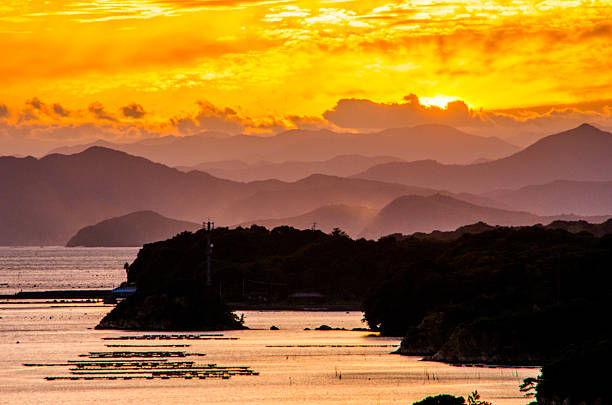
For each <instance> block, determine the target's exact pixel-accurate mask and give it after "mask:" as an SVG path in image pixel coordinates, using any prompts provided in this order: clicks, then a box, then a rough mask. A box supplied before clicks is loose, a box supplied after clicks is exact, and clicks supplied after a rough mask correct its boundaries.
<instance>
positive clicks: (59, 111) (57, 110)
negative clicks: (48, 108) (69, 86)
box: [53, 103, 70, 117]
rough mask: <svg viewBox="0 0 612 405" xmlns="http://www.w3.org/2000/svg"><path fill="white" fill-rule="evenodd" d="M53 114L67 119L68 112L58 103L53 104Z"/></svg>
mask: <svg viewBox="0 0 612 405" xmlns="http://www.w3.org/2000/svg"><path fill="white" fill-rule="evenodd" d="M53 112H54V113H55V114H57V115H59V116H60V117H67V116H69V115H70V111H68V110H66V109H65V108H64V107H62V106H61V105H60V104H58V103H55V104H53Z"/></svg>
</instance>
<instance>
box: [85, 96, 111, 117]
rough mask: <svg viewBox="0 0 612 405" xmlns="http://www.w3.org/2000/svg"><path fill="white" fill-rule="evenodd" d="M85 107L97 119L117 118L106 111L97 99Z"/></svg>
mask: <svg viewBox="0 0 612 405" xmlns="http://www.w3.org/2000/svg"><path fill="white" fill-rule="evenodd" d="M87 109H88V110H89V112H90V113H92V114H93V115H94V116H95V117H96V118H97V119H100V120H108V121H117V119H116V118H115V117H113V116H112V115H110V114H109V113H108V112H106V110H105V109H104V106H103V105H102V103H100V102H98V101H96V102H95V103H91V104H90V105H89V107H88V108H87Z"/></svg>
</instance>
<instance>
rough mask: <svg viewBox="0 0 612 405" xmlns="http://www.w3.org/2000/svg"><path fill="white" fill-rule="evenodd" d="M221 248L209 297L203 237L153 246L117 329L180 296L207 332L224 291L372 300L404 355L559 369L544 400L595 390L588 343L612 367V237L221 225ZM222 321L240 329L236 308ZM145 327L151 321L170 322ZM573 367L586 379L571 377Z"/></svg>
mask: <svg viewBox="0 0 612 405" xmlns="http://www.w3.org/2000/svg"><path fill="white" fill-rule="evenodd" d="M212 241H213V244H214V252H213V259H212V262H211V264H212V269H213V272H212V288H210V289H207V288H206V287H205V284H206V281H205V280H206V267H207V266H206V253H205V252H206V249H205V246H206V234H205V232H204V231H198V232H195V233H189V232H184V233H182V234H179V235H177V236H176V237H174V238H172V239H169V240H167V241H162V242H156V243H152V244H147V245H145V246H144V247H143V248H142V249H141V251H140V252H139V253H138V257H137V258H136V260H135V261H134V262H133V263H132V264H131V265H130V266H129V268H128V279H129V281H130V282H132V283H136V284H137V286H138V289H139V292H138V297H140V298H136V297H134V299H132V300H131V301H130V300H128V301H126V303H128V304H126V305H123V307H122V308H120V307H121V306H119V307H117V308H118V309H121V311H119V312H117V313H116V314H115V315H112V313H111V315H112V316H115V318H112V321H113V322H114V324H115V325H118V324H120V323H121V322H122V321H123V320H124V319H125V318H129V317H130V316H133V314H137V313H138V311H137V310H136V307H138V306H142V305H144V304H147V303H148V304H147V305H148V307H149V308H148V310H147V311H145V312H146V313H145V314H144V315H142V316H140V317H141V318H146V317H147V316H148V315H147V314H151V313H161V312H163V311H161V310H160V308H163V307H164V305H165V304H164V305H162V304H163V303H164V302H168V298H167V297H175V296H176V295H177V291H178V292H180V293H178V295H180V296H181V297H183V298H180V297H179V298H178V299H177V298H172V299H170V302H173V303H175V304H176V303H177V302H183V303H185V302H187V304H185V305H183V306H182V307H180V306H179V307H177V306H176V305H174V304H173V305H174V306H173V307H172V308H171V309H170V310H166V311H165V313H166V315H168V316H164V317H162V318H164V319H165V318H172V317H173V312H174V311H176V308H178V309H179V310H182V311H183V312H182V315H180V317H179V315H174V318H177V319H178V318H180V319H181V320H179V321H177V322H176V323H175V324H166V325H169V326H167V327H168V328H173V327H175V328H177V327H180V328H183V329H185V328H197V325H198V323H197V322H195V323H193V322H191V321H190V320H189V318H190V317H191V316H192V315H194V314H195V316H196V317H200V318H201V317H204V318H205V317H206V316H207V315H206V316H204V315H202V314H199V313H198V309H197V305H199V304H197V302H198V301H197V299H195V298H193V297H195V296H207V295H211V294H212V291H215V294H218V293H220V295H222V297H223V298H224V299H225V300H227V301H230V302H233V303H248V302H256V303H274V302H277V303H278V302H288V299H289V298H290V297H291V294H292V293H296V292H317V293H320V294H322V295H323V297H324V298H323V302H322V303H323V304H330V303H339V302H353V303H357V302H359V303H361V305H362V308H363V310H364V313H365V319H366V321H367V322H368V324H369V326H370V327H371V328H373V329H376V330H379V331H381V332H382V333H383V334H387V335H395V336H400V335H401V336H405V337H404V339H403V341H402V345H401V348H400V352H401V353H403V354H414V355H430V356H432V358H433V359H435V360H441V361H448V362H468V363H495V364H517V363H519V364H538V365H541V364H546V366H545V367H544V369H543V375H542V377H541V378H540V380H538V381H532V382H531V383H532V384H533V385H535V384H536V383H537V384H538V396H539V398H542V400H543V401H545V399H546V398H557V397H560V398H564V397H566V396H567V395H571V396H573V397H580V396H579V395H577V394H576V392H582V393H584V392H589V391H584V387H585V385H584V381H585V380H587V379H585V378H583V379H582V380H580V375H581V373H583V375H584V374H587V373H586V371H580V370H585V369H586V368H587V367H589V365H590V364H591V363H589V362H588V361H586V363H585V360H584V359H589V358H590V355H588V354H585V353H586V351H588V350H587V348H591V347H595V348H597V351H598V353H600V354H601V353H608V357H607V358H608V359H609V348H610V345H609V342H611V341H612V339H611V338H610V337H611V336H612V326H611V325H610V323H609V322H608V321H607V316H608V314H609V313H610V309H612V308H611V307H612V305H611V304H610V303H611V302H612V300H611V298H612V294H611V289H610V283H611V282H612V273H611V266H610V263H612V235H606V236H603V237H596V236H594V235H592V234H590V233H586V232H581V233H570V232H568V231H566V230H563V229H546V228H544V227H542V226H533V227H523V228H503V227H496V228H494V229H489V228H488V227H484V228H483V231H482V232H480V233H476V234H469V233H467V234H463V235H460V236H457V238H456V239H452V240H438V239H435V238H423V237H422V236H421V237H418V238H417V237H404V236H401V235H392V236H388V237H385V238H381V239H380V240H378V241H369V240H365V239H359V240H353V239H351V238H349V237H348V236H347V235H346V234H344V233H343V232H342V231H340V230H335V231H334V232H332V233H331V234H325V233H323V232H320V231H312V230H303V231H300V230H296V229H293V228H289V227H279V228H275V229H273V230H267V229H265V228H262V227H258V226H252V227H250V228H237V229H234V230H228V229H226V228H218V229H215V230H214V231H213V233H212ZM186 286H188V287H186ZM185 297H186V298H185ZM164 300H166V301H164ZM215 302H216V301H215ZM189 303H192V304H193V303H195V304H193V305H192V304H189ZM215 305H216V304H215ZM181 308H182V309H181ZM185 308H187V310H185ZM219 308H221V307H219ZM219 313H220V314H221V316H222V318H223V319H225V320H226V321H227V320H229V322H230V323H232V322H234V321H235V319H233V320H231V319H229V318H227V316H226V315H227V313H228V311H227V310H226V309H225V307H224V308H222V309H221V310H220V311H219ZM111 315H109V316H111ZM147 319H148V320H147ZM151 319H152V320H153V321H151ZM145 320H147V322H149V326H150V325H151V324H152V323H153V325H154V322H157V321H159V318H155V317H153V318H146V319H145ZM190 322H191V323H190ZM589 350H590V349H589ZM564 353H570V355H568V356H566V355H564ZM572 353H573V354H572ZM600 354H596V356H600ZM600 357H601V356H600ZM604 357H605V356H604ZM554 358H556V359H558V360H555V362H549V360H550V359H554ZM581 359H582V360H581ZM606 361H607V360H606ZM580 362H583V363H584V365H583V363H580ZM578 363H580V364H579V365H577V364H578ZM606 364H607V363H606ZM568 367H569V368H571V369H572V370H574V371H572V373H569V374H565V371H564V370H566V368H568ZM559 370H561V371H559ZM574 379H575V380H574ZM572 381H579V383H577V384H576V383H575V384H570V382H572ZM590 381H591V382H592V383H593V384H594V385H595V386H598V384H599V387H600V388H601V387H603V385H601V384H600V383H599V382H597V381H598V380H597V381H596V380H593V379H591V380H590ZM559 387H561V388H562V389H563V390H565V391H563V390H562V391H559ZM591 388H592V387H590V388H589V390H590V389H591ZM572 389H574V390H575V391H571V392H570V391H567V390H572ZM566 391H567V392H566ZM591 391H592V392H593V393H594V394H597V393H598V392H601V389H599V391H598V390H597V389H595V390H591ZM597 395H599V396H600V397H601V394H597ZM585 399H586V397H585Z"/></svg>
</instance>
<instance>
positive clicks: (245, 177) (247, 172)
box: [177, 155, 402, 181]
mask: <svg viewBox="0 0 612 405" xmlns="http://www.w3.org/2000/svg"><path fill="white" fill-rule="evenodd" d="M400 161H402V159H400V158H396V157H392V156H362V155H341V156H336V157H333V158H331V159H328V160H323V161H314V162H307V161H295V160H294V161H286V162H281V163H271V162H257V163H252V164H248V163H245V162H243V161H241V160H224V161H217V162H205V163H201V164H199V165H196V166H191V167H189V166H178V167H177V169H179V170H182V171H184V172H189V171H191V170H200V171H203V172H206V173H209V174H212V175H213V176H216V177H221V178H223V179H228V180H234V181H254V180H267V179H278V180H283V181H296V180H299V179H303V178H304V177H308V176H310V175H311V174H326V175H330V176H341V177H346V176H350V175H352V174H355V173H357V172H361V171H363V170H366V169H368V168H370V167H372V166H375V165H378V164H381V163H389V162H400Z"/></svg>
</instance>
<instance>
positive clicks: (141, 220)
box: [66, 211, 201, 247]
mask: <svg viewBox="0 0 612 405" xmlns="http://www.w3.org/2000/svg"><path fill="white" fill-rule="evenodd" d="M200 227H201V225H200V224H197V223H194V222H187V221H179V220H176V219H171V218H166V217H164V216H162V215H159V214H158V213H156V212H153V211H138V212H133V213H131V214H127V215H123V216H121V217H116V218H111V219H107V220H104V221H102V222H99V223H97V224H95V225H91V226H86V227H85V228H82V229H80V230H79V231H78V232H77V233H76V235H74V236H73V237H72V238H70V240H69V241H68V243H67V244H66V246H68V247H73V246H142V245H144V244H145V243H151V242H155V241H158V240H165V239H168V238H171V237H172V236H174V235H176V234H178V233H181V232H183V231H195V230H197V229H199V228H200Z"/></svg>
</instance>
